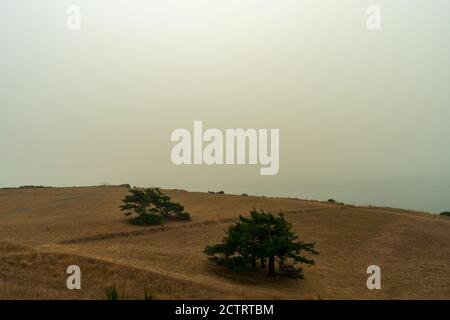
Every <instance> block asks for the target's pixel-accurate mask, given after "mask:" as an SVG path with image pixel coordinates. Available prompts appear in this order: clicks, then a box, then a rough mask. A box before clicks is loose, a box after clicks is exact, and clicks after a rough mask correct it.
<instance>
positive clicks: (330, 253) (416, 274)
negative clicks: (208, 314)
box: [0, 187, 450, 299]
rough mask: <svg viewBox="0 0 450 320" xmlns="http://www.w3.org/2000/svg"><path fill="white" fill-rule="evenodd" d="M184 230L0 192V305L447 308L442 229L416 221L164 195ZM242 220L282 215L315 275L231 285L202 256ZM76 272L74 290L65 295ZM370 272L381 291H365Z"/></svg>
mask: <svg viewBox="0 0 450 320" xmlns="http://www.w3.org/2000/svg"><path fill="white" fill-rule="evenodd" d="M165 192H167V193H168V194H169V195H170V196H172V198H173V200H175V201H177V202H180V203H181V204H183V205H184V206H185V207H186V210H187V211H188V212H190V213H191V215H192V220H191V221H189V222H180V221H173V222H168V223H165V224H164V225H163V226H156V227H140V226H133V225H131V224H130V223H128V221H127V218H126V217H125V216H124V215H123V214H122V213H121V212H120V211H119V209H118V206H119V205H120V204H121V199H122V198H123V197H124V196H125V195H126V194H127V189H126V188H122V187H73V188H36V189H3V190H0V204H1V206H0V299H103V298H105V290H106V288H107V287H108V286H111V285H115V286H116V287H117V288H118V290H119V293H120V294H121V295H123V296H124V297H125V298H128V299H143V297H144V291H145V289H146V288H147V289H148V291H149V292H151V293H152V295H153V296H154V297H156V298H157V299H431V298H434V299H450V264H449V262H450V219H449V218H446V217H439V216H433V215H429V214H425V213H420V212H411V211H405V210H400V209H389V208H378V207H355V206H348V205H339V204H332V203H323V202H318V201H303V200H298V199H287V198H265V197H252V196H248V197H247V196H237V195H226V194H225V195H218V194H208V193H198V192H187V191H181V190H165ZM252 208H256V209H265V210H270V211H272V212H274V213H276V212H279V211H283V212H285V214H286V218H287V219H288V220H289V221H290V222H291V223H292V224H293V226H294V228H295V230H296V232H297V233H298V235H299V236H300V239H301V240H304V241H315V242H316V248H317V250H318V251H319V252H320V255H319V256H316V257H314V258H315V260H316V265H315V266H313V267H306V269H305V279H304V280H292V279H286V278H281V277H275V278H273V279H269V278H268V276H267V275H266V274H265V273H263V272H261V273H257V274H252V275H250V276H249V275H248V274H239V275H235V274H231V273H229V272H226V271H224V270H223V269H221V268H219V267H216V266H214V265H212V264H211V263H210V262H209V261H208V260H207V259H206V257H205V255H204V254H203V248H204V247H205V246H206V245H209V244H213V243H216V242H218V241H220V240H221V239H222V237H223V234H224V230H225V229H226V227H227V225H228V224H229V223H230V222H231V221H233V219H235V218H236V217H237V216H238V215H239V214H247V213H248V211H249V210H250V209H252ZM72 264H75V265H79V266H80V268H81V272H82V289H81V290H68V289H67V288H66V279H67V277H68V275H67V274H66V268H67V266H69V265H72ZM371 264H375V265H379V266H380V267H381V272H382V281H381V282H382V289H381V290H368V289H367V287H366V279H367V277H368V275H367V274H366V268H367V266H369V265H371Z"/></svg>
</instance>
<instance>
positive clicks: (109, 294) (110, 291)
mask: <svg viewBox="0 0 450 320" xmlns="http://www.w3.org/2000/svg"><path fill="white" fill-rule="evenodd" d="M105 296H106V300H120V296H119V291H117V288H116V286H115V285H112V286H110V287H108V288H106V290H105Z"/></svg>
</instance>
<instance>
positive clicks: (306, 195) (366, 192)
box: [199, 183, 450, 214]
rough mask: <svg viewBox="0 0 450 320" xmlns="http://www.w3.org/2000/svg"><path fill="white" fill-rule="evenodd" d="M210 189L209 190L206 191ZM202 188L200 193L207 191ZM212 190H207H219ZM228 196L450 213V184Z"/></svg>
mask: <svg viewBox="0 0 450 320" xmlns="http://www.w3.org/2000/svg"><path fill="white" fill-rule="evenodd" d="M206 189H208V188H206ZM206 189H204V188H201V190H199V191H206ZM216 189H217V188H212V187H211V189H208V190H216ZM223 190H224V191H225V192H226V193H233V194H242V193H247V194H249V195H258V196H262V195H265V196H280V197H298V198H300V199H311V200H323V201H326V200H328V199H335V200H336V201H340V202H344V203H347V204H355V205H374V206H381V207H393V208H402V209H409V210H418V211H425V212H430V213H437V214H438V213H440V212H442V211H450V184H449V185H446V184H439V183H438V184H417V185H416V184H401V185H400V184H399V185H392V184H380V183H378V184H376V185H345V186H342V185H333V186H291V187H277V188H273V187H269V186H264V187H255V186H252V187H250V186H248V187H229V188H226V187H224V188H223Z"/></svg>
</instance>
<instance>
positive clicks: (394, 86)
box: [0, 0, 450, 193]
mask: <svg viewBox="0 0 450 320" xmlns="http://www.w3.org/2000/svg"><path fill="white" fill-rule="evenodd" d="M70 4H77V5H79V6H80V7H81V10H82V26H81V30H79V31H69V30H68V29H67V28H66V19H67V14H66V8H67V6H68V5H70ZM370 4H377V5H379V6H380V8H381V11H382V29H381V30H378V31H370V30H368V29H367V27H366V19H367V14H366V8H367V7H368V5H370ZM449 83H450V2H449V1H448V0H432V1H425V0H396V1H375V0H374V1H361V0H352V1H349V0H345V1H333V0H328V1H325V0H310V1H294V0H292V1H285V0H270V1H268V0H190V1H182V0H164V1H162V0H160V1H154V0H141V1H137V0H134V1H133V0H131V1H130V0H126V1H125V0H123V1H118V0H103V1H97V0H96V1H92V0H90V1H77V0H72V1H50V0H40V1H32V0H26V1H23V0H2V1H1V2H0V186H17V185H23V184H42V185H63V186H68V185H91V184H98V183H101V182H110V183H131V184H136V185H147V186H156V185H158V186H163V187H184V188H191V189H195V188H197V187H210V186H211V187H214V186H221V187H222V186H225V187H227V186H229V187H230V188H231V187H238V186H243V187H245V186H249V187H251V186H265V187H266V188H269V189H270V188H272V189H273V190H274V193H276V190H277V188H286V187H288V186H295V185H297V186H307V185H320V184H328V185H329V184H333V183H337V182H339V183H348V184H351V183H356V182H358V183H372V182H373V183H376V182H379V181H394V182H395V181H411V180H415V181H441V182H442V183H447V186H448V185H449V181H450V148H449V145H450V92H449ZM194 120H203V123H204V126H205V127H214V128H218V129H225V128H238V127H242V128H279V129H280V171H279V173H278V175H276V176H260V175H259V166H212V167H209V166H196V167H194V166H191V167H189V166H175V165H173V164H172V162H171V160H170V150H171V148H172V146H173V145H174V144H173V143H172V142H171V141H170V134H171V132H172V131H173V130H174V129H176V128H179V127H185V128H188V129H190V130H192V125H193V121H194Z"/></svg>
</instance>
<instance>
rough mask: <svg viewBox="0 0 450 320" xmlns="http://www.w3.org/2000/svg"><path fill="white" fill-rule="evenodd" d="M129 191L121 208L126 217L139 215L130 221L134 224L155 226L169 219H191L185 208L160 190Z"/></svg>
mask: <svg viewBox="0 0 450 320" xmlns="http://www.w3.org/2000/svg"><path fill="white" fill-rule="evenodd" d="M128 191H129V192H130V194H129V195H127V196H126V197H125V198H124V199H123V200H122V202H123V203H124V204H123V205H121V206H120V210H121V211H126V212H125V215H126V216H129V215H131V214H133V213H134V214H136V215H137V216H136V217H133V218H131V220H130V221H131V223H133V224H137V225H155V224H160V223H161V222H162V221H163V220H164V219H167V218H177V219H181V220H189V219H190V214H189V213H187V212H186V211H184V207H183V206H182V205H181V204H179V203H177V202H172V201H171V198H170V197H169V196H168V195H166V194H164V193H163V192H162V191H161V189H159V188H148V189H144V190H137V189H129V190H128Z"/></svg>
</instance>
